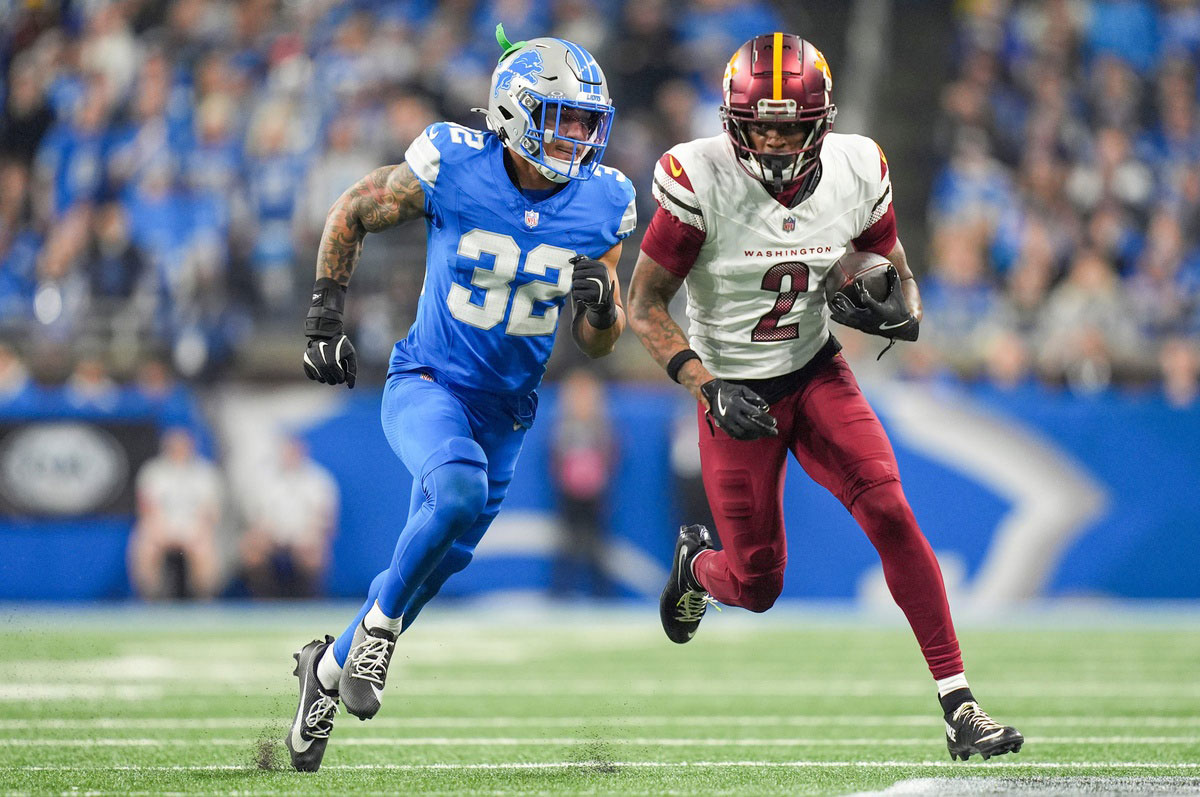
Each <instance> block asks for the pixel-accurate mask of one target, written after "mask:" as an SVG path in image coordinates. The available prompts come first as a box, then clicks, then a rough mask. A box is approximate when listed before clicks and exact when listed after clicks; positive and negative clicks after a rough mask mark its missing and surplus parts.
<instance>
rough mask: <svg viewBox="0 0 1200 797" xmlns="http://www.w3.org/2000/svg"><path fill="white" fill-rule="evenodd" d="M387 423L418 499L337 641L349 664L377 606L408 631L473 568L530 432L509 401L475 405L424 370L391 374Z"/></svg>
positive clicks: (385, 405) (342, 657) (336, 646)
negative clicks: (451, 582) (454, 579)
mask: <svg viewBox="0 0 1200 797" xmlns="http://www.w3.org/2000/svg"><path fill="white" fill-rule="evenodd" d="M381 418H382V422H383V431H384V434H385V435H386V436H387V439H388V443H389V444H390V445H391V447H392V450H393V451H395V452H396V456H398V457H400V459H401V461H402V462H404V466H405V467H406V468H408V471H409V473H411V474H412V475H413V487H412V495H411V497H410V500H409V507H408V520H407V522H406V523H405V524H404V528H403V529H402V530H401V531H400V537H399V539H398V540H397V541H396V549H395V551H394V553H393V554H392V562H391V565H390V566H389V567H388V568H387V569H386V570H384V571H383V572H381V573H380V574H379V575H377V576H375V578H374V580H373V581H372V582H371V588H370V590H369V591H368V593H367V600H366V602H365V603H363V606H362V608H361V609H360V610H359V612H358V615H357V616H356V617H355V618H354V621H353V622H351V623H350V625H349V626H348V627H347V628H346V630H345V631H344V632H343V633H342V635H341V636H340V637H338V639H337V642H336V643H335V644H334V647H333V653H334V657H335V658H336V659H337V661H338V663H339V664H342V665H344V664H345V663H346V656H347V654H348V653H349V652H350V642H351V640H352V639H353V637H354V631H355V629H357V628H358V625H359V623H361V622H362V619H363V617H365V616H366V614H367V612H368V611H369V610H370V608H371V607H372V606H373V605H374V604H375V601H376V600H378V601H379V608H380V609H381V610H382V611H383V613H384V614H386V615H387V616H388V617H401V616H403V618H404V623H403V626H402V628H401V632H403V631H406V630H408V627H409V626H410V625H412V622H413V620H415V619H416V617H417V614H418V613H419V612H420V611H421V608H422V607H423V606H424V605H425V604H426V603H428V602H429V600H430V599H431V598H432V597H433V596H434V595H436V594H437V593H438V590H440V589H441V588H442V585H443V584H444V583H446V579H448V578H449V577H450V576H452V575H454V574H455V573H457V572H459V571H460V570H462V569H463V568H465V567H466V566H467V565H468V564H469V563H470V562H471V557H472V555H473V554H474V551H475V546H476V545H478V544H479V540H480V539H482V538H483V534H484V532H486V531H487V529H488V526H489V525H491V522H492V520H493V519H495V517H496V514H497V513H498V512H499V511H500V503H501V502H502V501H503V500H504V496H505V495H506V494H507V493H508V485H509V483H510V482H511V481H512V476H513V470H514V468H515V467H516V463H517V457H518V456H519V455H520V453H521V444H522V443H523V442H524V440H525V428H524V427H523V426H520V425H518V424H514V420H513V416H512V415H511V413H510V412H509V411H508V410H507V408H506V407H504V406H503V405H502V404H499V403H496V404H489V403H486V402H480V401H478V400H473V401H472V402H471V403H469V404H468V403H467V402H466V401H465V400H463V399H462V398H460V397H459V396H457V395H456V394H455V393H454V392H453V391H452V390H451V389H450V388H448V387H446V386H444V385H440V384H438V383H437V382H434V381H431V380H430V379H428V378H426V377H424V376H422V372H407V373H399V374H392V375H391V376H389V377H388V380H387V384H386V386H385V387H384V391H383V407H382V410H381ZM514 427H515V428H514Z"/></svg>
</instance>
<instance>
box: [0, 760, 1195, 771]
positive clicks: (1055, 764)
mask: <svg viewBox="0 0 1200 797" xmlns="http://www.w3.org/2000/svg"><path fill="white" fill-rule="evenodd" d="M598 766H603V767H605V768H608V767H614V768H619V769H670V768H675V767H707V768H711V769H739V768H758V767H775V768H779V769H803V768H806V767H812V768H822V769H838V768H844V767H845V768H854V769H890V768H893V767H934V768H937V769H957V770H959V771H963V772H967V771H975V772H983V771H985V770H988V769H1053V770H1063V769H1145V770H1156V769H1161V770H1171V769H1183V770H1195V769H1200V763H1184V764H1167V763H1163V762H1159V761H1042V762H1037V761H1034V762H1029V763H1024V762H1020V761H988V762H987V763H986V764H984V763H980V764H963V763H958V762H952V761H546V762H525V761H521V762H501V763H495V764H328V765H326V766H323V767H321V771H322V772H325V771H327V770H334V771H346V770H349V771H364V770H365V771H374V770H378V771H399V772H420V771H437V770H452V771H455V770H522V769H533V770H538V769H588V770H591V769H595V768H596V767H598ZM13 771H16V772H254V771H258V767H254V766H247V765H234V764H212V765H196V766H183V765H179V766H165V765H164V766H136V765H122V766H111V767H105V766H91V767H81V766H63V767H55V766H45V765H30V766H13V767H5V766H0V772H13Z"/></svg>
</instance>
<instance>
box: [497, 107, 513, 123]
mask: <svg viewBox="0 0 1200 797" xmlns="http://www.w3.org/2000/svg"><path fill="white" fill-rule="evenodd" d="M498 110H499V111H500V115H501V116H503V117H504V120H505V121H509V120H511V119H514V118H516V117H514V116H513V115H512V112H511V111H510V110H508V109H507V108H505V107H504V106H503V105H501V106H500V107H499V108H498Z"/></svg>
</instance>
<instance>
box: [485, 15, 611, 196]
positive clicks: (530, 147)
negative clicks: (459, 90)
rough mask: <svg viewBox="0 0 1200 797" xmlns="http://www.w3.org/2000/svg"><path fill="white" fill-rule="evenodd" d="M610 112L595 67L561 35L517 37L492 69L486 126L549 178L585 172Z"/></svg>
mask: <svg viewBox="0 0 1200 797" xmlns="http://www.w3.org/2000/svg"><path fill="white" fill-rule="evenodd" d="M613 113H614V109H613V106H612V103H611V101H610V98H609V95H608V83H607V82H606V81H605V79H604V72H602V71H601V70H600V65H599V64H597V63H596V59H595V58H593V57H592V56H591V54H590V53H589V52H588V51H587V50H585V49H583V48H582V47H580V46H579V45H578V44H573V43H571V42H569V41H566V40H564V39H552V38H540V39H530V40H529V41H527V42H521V43H520V45H519V46H517V47H513V48H511V49H510V50H509V51H508V52H506V53H505V54H504V57H503V58H501V59H500V63H499V64H497V65H496V70H495V71H494V72H493V73H492V85H491V93H490V94H489V95H488V107H487V124H488V127H489V128H491V130H492V131H493V132H495V133H496V134H497V135H498V136H500V140H501V141H503V142H504V144H505V145H507V146H508V147H509V148H510V149H512V150H513V151H514V152H516V153H517V154H518V155H520V156H521V157H523V158H525V159H526V160H527V161H529V162H530V163H532V164H533V165H534V166H536V167H537V170H538V172H540V173H541V174H542V175H544V176H545V177H546V178H547V179H549V180H552V181H554V182H556V183H565V182H566V181H567V180H586V179H588V178H589V177H591V176H592V174H593V173H594V172H595V170H596V164H598V163H599V162H600V158H601V157H603V155H604V150H605V148H606V147H607V146H608V134H609V131H610V130H611V129H612V119H613Z"/></svg>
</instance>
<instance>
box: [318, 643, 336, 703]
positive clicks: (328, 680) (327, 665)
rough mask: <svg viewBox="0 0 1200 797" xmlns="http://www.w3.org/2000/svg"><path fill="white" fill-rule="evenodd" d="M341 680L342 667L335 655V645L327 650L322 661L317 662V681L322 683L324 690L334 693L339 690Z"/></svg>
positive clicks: (322, 656)
mask: <svg viewBox="0 0 1200 797" xmlns="http://www.w3.org/2000/svg"><path fill="white" fill-rule="evenodd" d="M341 679H342V665H340V664H338V663H337V657H335V656H334V655H333V645H330V646H329V647H327V648H325V652H324V653H323V654H322V655H321V660H320V661H318V662H317V680H318V681H320V682H321V688H322V689H324V690H325V691H327V692H333V691H336V690H337V688H338V682H339V681H341Z"/></svg>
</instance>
